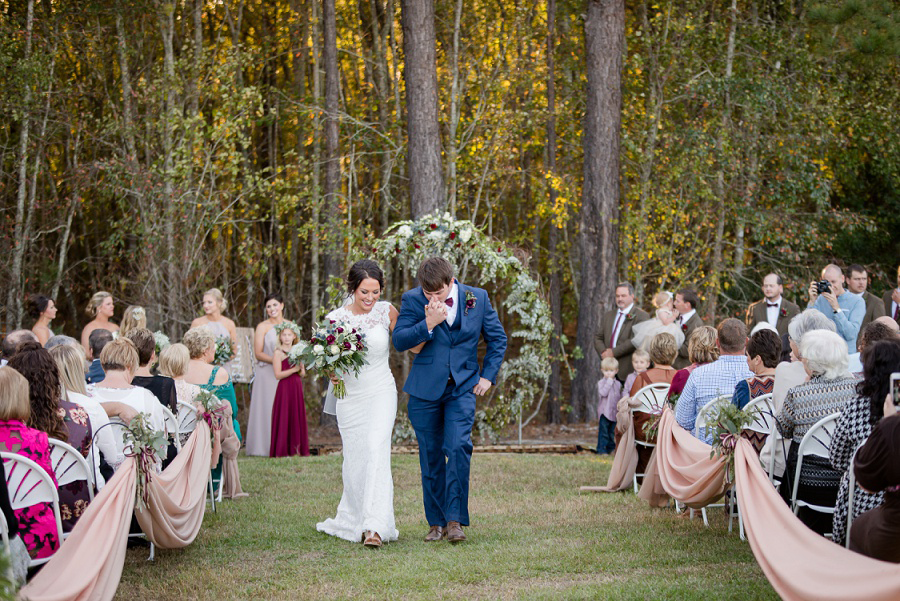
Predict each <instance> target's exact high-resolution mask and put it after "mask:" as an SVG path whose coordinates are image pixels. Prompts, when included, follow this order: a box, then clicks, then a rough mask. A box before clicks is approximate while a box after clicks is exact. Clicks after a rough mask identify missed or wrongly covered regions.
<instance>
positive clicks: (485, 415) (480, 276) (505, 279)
mask: <svg viewBox="0 0 900 601" xmlns="http://www.w3.org/2000/svg"><path fill="white" fill-rule="evenodd" d="M373 251H374V254H375V256H376V257H377V258H378V259H379V260H380V261H381V262H382V263H383V264H385V265H388V264H390V263H392V262H397V263H399V266H401V267H403V268H404V269H406V270H407V273H415V272H416V270H417V269H418V267H419V265H420V264H421V262H422V261H423V260H425V259H426V258H428V257H432V256H436V255H438V256H442V257H444V258H445V259H447V260H448V261H450V263H452V264H453V266H454V267H455V269H456V273H457V274H458V276H459V279H460V280H461V281H462V282H463V283H466V284H472V285H477V286H478V287H479V288H486V289H487V290H488V292H489V293H490V295H491V298H492V300H493V301H494V302H495V303H496V302H497V300H498V299H500V304H501V306H502V313H504V314H505V318H506V319H505V321H506V323H505V324H504V327H506V329H507V335H508V336H509V339H510V349H515V347H518V352H517V353H516V354H515V356H510V352H509V349H508V350H507V357H506V360H505V361H504V363H503V368H502V369H501V371H500V377H499V380H498V382H497V386H496V387H495V388H494V389H493V390H495V392H493V394H492V395H490V394H489V397H488V401H487V404H486V405H485V406H483V407H481V408H480V409H479V410H478V411H477V412H476V414H475V426H476V428H477V429H478V431H479V433H480V434H482V435H483V436H488V437H490V438H491V439H492V440H496V438H497V435H498V432H499V431H500V429H502V428H503V427H505V426H506V425H508V424H510V423H512V422H513V421H514V420H515V419H516V418H517V417H518V416H519V414H520V411H524V410H525V409H527V408H529V407H531V406H532V405H533V404H534V403H535V401H536V400H542V399H543V396H544V395H545V394H546V391H547V383H548V381H549V377H550V342H551V336H552V334H553V323H552V321H551V319H550V307H549V305H548V304H547V301H546V300H545V299H544V296H543V295H542V294H541V291H540V286H539V285H538V282H537V281H536V280H535V279H534V278H533V277H531V274H530V273H529V271H528V268H527V267H526V266H525V264H524V262H523V261H522V260H521V259H520V258H519V257H517V256H516V254H515V252H514V251H513V250H512V249H510V248H508V247H507V246H506V245H505V244H503V243H502V242H499V241H497V240H496V239H494V238H491V237H490V236H488V235H486V234H485V233H484V232H482V231H481V230H479V229H478V228H477V227H475V226H474V224H473V223H472V222H471V221H463V220H455V219H453V217H451V216H450V214H449V213H444V214H443V215H426V216H424V217H422V218H420V219H417V220H414V221H402V222H398V223H395V224H394V225H393V226H392V227H391V228H390V229H389V230H388V231H387V232H386V233H385V234H384V236H382V237H381V238H380V239H378V240H377V241H376V242H375V244H374V248H373ZM397 263H395V264H397ZM500 286H503V289H502V290H503V292H505V294H498V293H497V291H498V289H499V288H500ZM510 317H514V318H515V319H514V322H513V320H511V319H510ZM511 322H513V323H511ZM511 326H513V329H510V327H511ZM514 341H518V342H520V343H521V344H515V343H514Z"/></svg>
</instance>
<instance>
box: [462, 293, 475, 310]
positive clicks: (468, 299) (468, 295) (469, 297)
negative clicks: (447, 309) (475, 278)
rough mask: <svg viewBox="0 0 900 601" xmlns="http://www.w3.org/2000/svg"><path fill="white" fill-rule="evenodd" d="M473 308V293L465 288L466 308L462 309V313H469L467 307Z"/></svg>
mask: <svg viewBox="0 0 900 601" xmlns="http://www.w3.org/2000/svg"><path fill="white" fill-rule="evenodd" d="M474 308H475V295H474V294H472V291H471V290H466V310H465V311H463V315H468V314H469V309H474Z"/></svg>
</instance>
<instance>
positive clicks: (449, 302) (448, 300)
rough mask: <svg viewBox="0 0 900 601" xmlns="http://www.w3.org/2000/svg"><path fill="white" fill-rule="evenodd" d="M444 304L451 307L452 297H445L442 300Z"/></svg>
mask: <svg viewBox="0 0 900 601" xmlns="http://www.w3.org/2000/svg"><path fill="white" fill-rule="evenodd" d="M444 304H445V305H447V306H448V307H452V306H453V299H452V298H450V297H447V299H446V300H445V301H444Z"/></svg>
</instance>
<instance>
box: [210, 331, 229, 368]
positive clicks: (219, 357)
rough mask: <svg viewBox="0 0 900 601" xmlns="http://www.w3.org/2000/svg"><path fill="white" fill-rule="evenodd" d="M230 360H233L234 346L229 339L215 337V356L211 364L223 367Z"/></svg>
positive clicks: (226, 337) (227, 337)
mask: <svg viewBox="0 0 900 601" xmlns="http://www.w3.org/2000/svg"><path fill="white" fill-rule="evenodd" d="M232 359H234V344H232V342H231V337H230V336H218V337H216V356H215V357H214V358H213V363H215V364H216V365H225V364H226V363H228V362H229V361H231V360H232Z"/></svg>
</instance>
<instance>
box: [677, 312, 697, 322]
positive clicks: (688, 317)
mask: <svg viewBox="0 0 900 601" xmlns="http://www.w3.org/2000/svg"><path fill="white" fill-rule="evenodd" d="M696 312H697V311H696V309H691V310H690V311H688V312H687V313H685V314H684V315H679V316H678V323H680V324H682V325H683V324H686V323H687V322H688V321H690V320H691V317H693V316H694V313H696Z"/></svg>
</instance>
